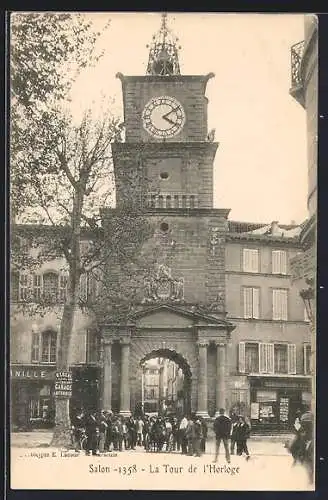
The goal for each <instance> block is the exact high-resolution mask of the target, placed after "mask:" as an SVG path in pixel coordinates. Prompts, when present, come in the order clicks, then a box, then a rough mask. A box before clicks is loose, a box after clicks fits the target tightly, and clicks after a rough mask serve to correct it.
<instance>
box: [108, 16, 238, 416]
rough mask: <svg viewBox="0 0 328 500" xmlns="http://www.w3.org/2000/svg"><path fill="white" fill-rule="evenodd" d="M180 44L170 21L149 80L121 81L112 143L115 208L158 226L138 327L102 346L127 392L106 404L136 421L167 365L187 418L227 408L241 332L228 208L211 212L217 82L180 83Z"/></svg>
mask: <svg viewBox="0 0 328 500" xmlns="http://www.w3.org/2000/svg"><path fill="white" fill-rule="evenodd" d="M177 42H178V40H177V38H176V37H175V36H174V35H173V34H172V32H171V31H170V30H169V28H168V26H167V15H166V14H163V15H162V20H161V26H160V29H159V31H158V33H156V34H155V35H154V36H153V39H152V43H151V45H150V47H149V59H148V65H147V70H146V74H145V75H138V76H125V75H123V74H121V73H118V74H117V77H118V78H119V79H120V80H121V83H122V91H123V107H124V127H125V140H124V142H123V141H122V140H117V141H115V142H114V143H113V144H112V154H113V162H114V172H115V185H116V205H117V207H118V208H122V207H124V206H128V207H129V206H131V204H137V205H138V206H139V208H142V213H144V214H146V216H147V217H148V218H149V220H150V221H151V223H152V224H153V225H154V228H155V230H154V235H153V237H152V238H151V239H150V241H148V242H147V243H146V246H147V251H148V252H149V248H152V245H154V248H155V247H156V251H154V252H153V253H152V252H150V253H148V254H147V255H152V263H149V273H148V275H147V277H145V279H144V283H141V284H140V290H139V293H138V292H137V293H136V296H135V306H134V311H136V308H137V311H136V312H135V313H134V316H133V317H131V318H130V320H131V321H132V323H130V324H129V325H126V328H125V330H124V326H121V327H120V328H121V330H120V331H119V333H118V330H117V325H116V326H115V325H110V324H107V325H105V326H104V329H103V339H104V342H105V344H106V342H107V341H108V342H110V343H111V345H112V343H113V342H114V343H115V342H116V341H117V342H123V343H121V344H120V345H121V347H120V349H119V350H118V351H117V352H121V354H117V355H118V359H117V361H116V362H115V363H113V364H112V368H110V370H112V369H114V368H113V367H114V366H120V369H119V374H117V375H116V380H118V379H119V378H120V391H118V392H117V393H115V391H114V388H113V390H111V392H110V400H111V401H110V403H109V396H108V394H107V393H106V385H105V384H104V386H103V387H104V388H105V389H104V396H103V405H104V407H106V406H107V407H108V406H113V407H114V408H117V409H119V410H120V411H121V413H122V414H129V412H130V411H131V410H133V408H135V406H136V404H137V403H138V402H140V399H141V395H142V394H143V393H144V391H143V389H142V388H141V385H140V384H141V380H142V379H143V377H142V374H141V372H140V370H141V368H140V367H141V366H143V363H144V360H145V359H149V358H150V357H151V356H153V357H156V356H157V357H163V358H165V357H167V358H169V359H171V360H173V361H175V362H176V363H177V364H178V365H179V366H180V368H181V369H182V370H183V373H184V376H185V386H184V389H183V394H184V398H185V400H184V408H185V411H197V413H198V414H199V415H202V416H205V417H206V416H208V415H209V414H211V415H214V414H215V413H216V412H217V411H218V410H219V408H221V407H226V396H227V394H226V388H225V387H226V378H227V377H228V374H227V370H226V367H227V366H228V363H227V345H228V341H229V338H230V332H231V331H232V330H233V328H234V326H233V325H232V324H231V323H229V322H228V321H227V320H226V319H225V318H226V313H225V234H226V230H227V218H228V214H229V210H227V209H215V208H213V161H214V158H215V154H216V151H217V148H218V143H217V142H215V141H214V131H211V132H209V131H208V124H207V106H208V99H207V97H206V95H205V93H206V86H207V83H208V81H209V79H210V78H212V77H214V74H213V73H210V74H207V75H182V74H181V71H180V64H179V56H178V51H179V49H180V47H179V46H178V45H177ZM108 210H110V209H108ZM103 213H104V221H103V222H104V231H105V234H107V233H108V234H107V237H108V238H110V229H108V230H106V210H104V211H103ZM108 228H109V226H108ZM154 256H155V260H157V261H156V262H155V265H154ZM109 265H110V263H109ZM136 304H137V306H136ZM122 338H123V341H122ZM115 349H116V348H115ZM115 349H114V345H113V352H115ZM107 356H109V357H110V355H107ZM112 356H114V354H112ZM105 357H106V355H105ZM115 369H116V368H115ZM108 370H109V368H108ZM108 373H109V372H108ZM129 374H130V375H129ZM107 377H108V375H107ZM113 377H114V375H113ZM105 378H106V373H105ZM115 394H116V395H115ZM115 401H116V402H115ZM106 402H107V403H106Z"/></svg>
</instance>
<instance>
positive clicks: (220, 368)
mask: <svg viewBox="0 0 328 500" xmlns="http://www.w3.org/2000/svg"><path fill="white" fill-rule="evenodd" d="M225 368H226V345H225V344H224V343H217V344H216V413H215V416H216V417H217V416H218V415H219V409H220V408H224V409H225V410H227V408H225V400H226V380H225Z"/></svg>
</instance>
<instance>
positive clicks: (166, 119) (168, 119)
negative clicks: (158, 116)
mask: <svg viewBox="0 0 328 500" xmlns="http://www.w3.org/2000/svg"><path fill="white" fill-rule="evenodd" d="M168 114H169V113H168ZM162 118H163V120H165V121H167V122H169V123H171V125H175V124H176V122H174V121H172V120H170V118H168V117H167V115H164V116H162Z"/></svg>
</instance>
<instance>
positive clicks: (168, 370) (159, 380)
mask: <svg viewBox="0 0 328 500" xmlns="http://www.w3.org/2000/svg"><path fill="white" fill-rule="evenodd" d="M140 367H141V368H142V381H141V385H142V393H141V402H140V405H141V408H142V409H143V411H144V412H145V413H157V414H162V415H166V416H169V415H175V416H177V417H181V416H182V415H183V414H188V413H190V408H191V379H192V373H191V369H190V366H189V364H188V362H187V361H186V359H185V358H184V357H183V356H182V355H181V354H179V353H178V352H176V351H174V350H170V349H165V348H163V349H156V350H153V351H151V352H149V353H148V354H146V355H145V356H144V357H143V358H142V359H141V360H140Z"/></svg>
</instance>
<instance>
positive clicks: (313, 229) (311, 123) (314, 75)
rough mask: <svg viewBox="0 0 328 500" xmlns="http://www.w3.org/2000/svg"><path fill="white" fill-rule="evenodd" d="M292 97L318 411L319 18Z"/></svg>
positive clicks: (310, 30) (310, 23) (303, 51)
mask: <svg viewBox="0 0 328 500" xmlns="http://www.w3.org/2000/svg"><path fill="white" fill-rule="evenodd" d="M290 94H291V96H292V97H293V98H294V99H296V101H297V102H298V103H299V104H300V105H301V106H302V107H303V108H304V109H305V112H306V128H307V160H308V161H307V167H308V199H307V208H308V219H307V220H306V221H305V222H304V223H303V225H302V232H301V234H300V242H301V245H302V249H303V251H304V252H303V254H302V256H298V257H295V258H294V259H293V261H292V263H291V265H292V278H293V281H294V283H295V285H296V286H297V287H298V289H299V292H300V294H301V297H302V298H303V300H304V302H305V304H306V306H307V308H308V313H309V316H310V325H309V326H310V330H311V367H312V373H313V376H312V394H313V400H312V409H313V411H314V410H315V386H316V383H315V371H316V368H315V367H316V248H317V201H318V200H317V157H318V18H317V16H316V15H313V14H307V15H305V16H304V40H303V41H301V42H299V43H297V44H295V45H293V46H292V47H291V88H290Z"/></svg>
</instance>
